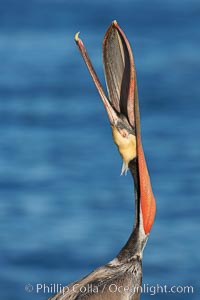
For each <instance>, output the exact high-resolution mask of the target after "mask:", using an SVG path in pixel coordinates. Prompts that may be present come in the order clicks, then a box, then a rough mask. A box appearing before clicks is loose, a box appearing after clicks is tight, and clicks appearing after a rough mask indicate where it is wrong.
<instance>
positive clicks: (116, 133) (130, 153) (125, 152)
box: [111, 126, 137, 175]
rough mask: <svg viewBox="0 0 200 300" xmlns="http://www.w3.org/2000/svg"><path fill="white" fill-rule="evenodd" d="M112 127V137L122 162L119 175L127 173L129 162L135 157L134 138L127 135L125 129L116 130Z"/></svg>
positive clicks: (131, 135)
mask: <svg viewBox="0 0 200 300" xmlns="http://www.w3.org/2000/svg"><path fill="white" fill-rule="evenodd" d="M111 127H112V135H113V140H114V142H115V144H116V145H117V147H118V150H119V153H120V155H121V157H122V160H123V165H122V171H121V175H122V174H123V173H124V172H125V174H126V173H127V171H128V164H129V162H130V161H131V160H132V159H133V158H135V157H136V155H137V154H136V136H135V135H133V134H129V133H128V132H127V131H126V129H117V128H116V127H115V126H111Z"/></svg>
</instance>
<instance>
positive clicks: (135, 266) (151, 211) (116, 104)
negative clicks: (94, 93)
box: [50, 21, 156, 300]
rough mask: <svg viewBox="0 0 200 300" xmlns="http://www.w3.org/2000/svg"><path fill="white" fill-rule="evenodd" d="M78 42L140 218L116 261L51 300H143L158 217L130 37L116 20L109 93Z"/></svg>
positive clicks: (108, 58)
mask: <svg viewBox="0 0 200 300" xmlns="http://www.w3.org/2000/svg"><path fill="white" fill-rule="evenodd" d="M75 41H76V43H77V45H78V47H79V49H80V52H81V54H82V56H83V59H84V61H85V63H86V65H87V67H88V69H89V72H90V74H91V76H92V78H93V81H94V83H95V85H96V87H97V90H98V92H99V94H100V96H101V99H102V101H103V104H104V106H105V109H106V112H107V114H108V118H109V121H110V124H111V128H112V135H113V140H114V142H115V144H116V145H117V147H118V150H119V153H120V155H121V157H122V160H123V166H122V173H124V172H127V170H128V168H129V169H130V172H131V174H132V177H133V180H134V187H135V223H134V226H133V231H132V233H131V236H130V237H129V239H128V241H127V243H126V244H125V246H124V247H123V248H122V249H121V251H120V252H119V254H118V255H117V256H116V258H114V259H113V260H112V261H110V262H109V263H107V264H106V265H104V266H101V267H99V268H97V269H96V270H94V271H93V272H92V273H90V274H89V275H87V276H86V277H84V278H82V279H80V280H78V281H76V282H73V283H71V284H69V285H68V286H66V287H65V290H64V291H61V292H60V293H58V294H56V295H55V296H53V297H52V298H50V299H51V300H61V299H62V300H66V299H68V300H75V299H95V300H96V299H98V300H106V299H107V300H112V299H113V300H114V299H115V300H119V299H120V300H122V299H123V300H125V299H127V300H128V299H132V300H137V299H139V298H140V292H141V289H140V287H141V283H142V255H143V250H144V247H145V244H146V242H147V238H148V235H149V233H150V230H151V227H152V225H153V222H154V217H155V207H156V205H155V199H154V196H153V192H152V188H151V182H150V178H149V174H148V170H147V166H146V162H145V157H144V152H143V148H142V143H141V136H140V117H139V106H138V93H137V84H136V73H135V68H134V60H133V55H132V51H131V47H130V45H129V42H128V40H127V38H126V36H125V34H124V32H123V31H122V29H121V28H120V27H119V25H118V24H117V22H116V21H113V22H112V24H111V25H110V27H109V28H108V30H107V32H106V34H105V37H104V41H103V62H104V71H105V78H106V84H107V89H108V98H107V97H106V95H105V94H104V91H103V89H102V86H101V84H100V81H99V79H98V77H97V75H96V73H95V71H94V68H93V66H92V64H91V61H90V59H89V56H88V54H87V52H86V49H85V47H84V45H83V42H82V40H81V39H80V38H79V35H78V34H76V35H75Z"/></svg>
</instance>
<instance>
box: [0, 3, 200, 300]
mask: <svg viewBox="0 0 200 300" xmlns="http://www.w3.org/2000/svg"><path fill="white" fill-rule="evenodd" d="M0 7H1V9H0V62H1V63H0V241H1V246H0V270H1V271H0V283H1V297H2V299H4V300H10V299H20V300H32V299H34V300H42V299H46V298H48V297H49V296H50V294H48V293H45V294H44V293H42V292H40V293H38V294H37V293H36V291H35V290H34V291H33V292H32V293H27V292H26V291H25V289H24V287H25V284H28V283H29V284H32V285H33V286H34V288H35V285H36V284H37V283H46V284H49V285H50V284H53V283H59V284H62V285H65V284H67V283H69V282H71V281H73V280H75V279H78V278H80V277H82V276H84V275H85V274H87V273H88V272H90V271H91V270H92V269H94V268H96V267H97V266H99V265H101V264H105V263H106V262H108V261H109V260H111V259H112V258H113V257H114V256H115V255H116V254H117V253H118V251H119V250H120V248H121V247H122V246H123V244H124V243H125V241H126V240H127V238H128V236H129V234H130V232H131V228H132V223H133V184H132V179H131V177H130V174H128V176H126V177H120V176H119V175H120V169H121V159H120V157H119V154H118V152H117V149H116V147H115V146H114V144H113V141H112V139H111V131H110V126H109V123H108V119H107V116H106V113H105V111H104V108H103V105H102V103H101V101H100V98H99V96H98V94H97V92H96V90H95V87H94V85H93V83H92V80H91V78H90V76H89V74H88V71H87V69H86V67H85V65H84V63H83V61H82V58H81V57H80V54H79V52H78V50H77V48H76V45H75V43H74V40H73V36H74V34H75V33H76V32H77V31H81V37H82V38H83V39H84V41H85V45H86V46H87V48H88V52H89V54H90V56H91V59H92V61H93V63H94V65H95V68H96V71H97V73H98V74H99V77H100V79H101V81H102V82H103V84H104V76H103V68H102V58H101V42H102V39H103V36H104V33H105V30H106V29H107V27H108V25H109V24H110V22H111V21H112V20H113V19H117V20H118V22H119V24H120V25H121V27H122V28H123V29H124V31H125V32H126V35H127V37H128V38H129V40H130V43H131V45H132V48H133V51H134V56H135V64H136V69H137V80H138V88H139V99H140V111H141V126H142V137H143V144H144V148H145V153H146V157H147V162H148V166H149V170H150V174H151V178H152V184H153V189H154V192H155V196H156V199H157V216H156V221H155V224H154V227H153V229H152V232H151V235H150V238H149V241H148V244H147V246H146V249H145V253H144V261H143V271H144V277H143V282H144V283H146V284H149V285H156V284H160V285H161V284H166V285H192V286H193V287H194V293H193V294H189V295H188V294H180V295H179V294H178V293H177V294H173V295H172V294H171V295H169V294H168V295H166V294H157V295H155V296H154V298H155V299H190V300H191V299H192V300H196V299H199V292H200V278H199V275H200V272H199V269H200V254H199V248H200V240H199V228H200V226H199V225H200V220H199V219H200V218H199V215H200V121H199V116H200V30H199V29H200V2H199V0H198V1H197V0H182V1H178V0H173V1H172V0H169V1H160V0H157V1H156V0H152V1H144V0H137V1H136V0H135V1H128V0H126V1H125V0H123V1H122V0H121V1H120V0H118V1H113V0H110V1H105V0H101V1H80V0H79V1H77V0H74V1H67V0H66V1H64V0H58V1H56V0H32V1H31V0H29V1H28V0H21V1H14V0H13V1H10V0H7V1H1V4H0ZM104 86H105V84H104ZM142 299H147V300H148V299H152V296H151V295H150V294H143V295H142Z"/></svg>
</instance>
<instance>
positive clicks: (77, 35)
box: [74, 31, 80, 42]
mask: <svg viewBox="0 0 200 300" xmlns="http://www.w3.org/2000/svg"><path fill="white" fill-rule="evenodd" d="M79 34H80V31H78V32H77V33H76V34H75V36H74V40H75V41H76V42H77V41H78V40H79Z"/></svg>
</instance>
